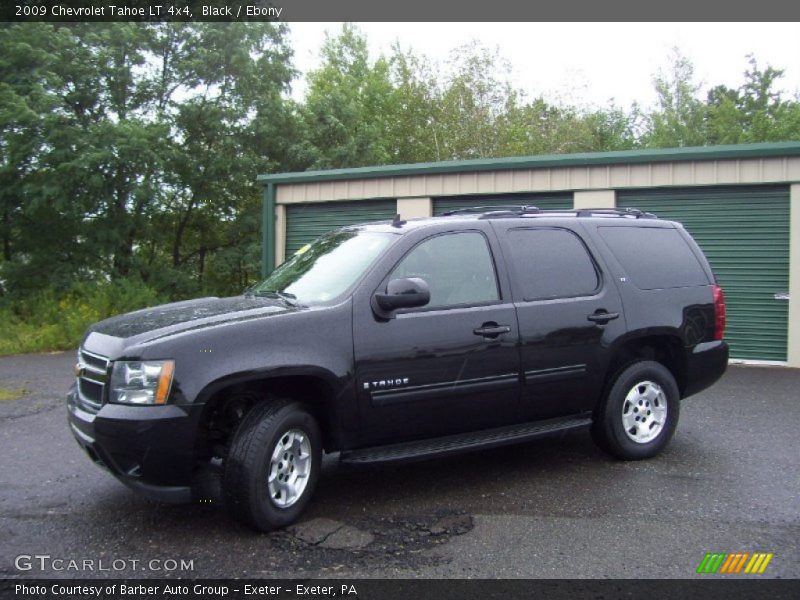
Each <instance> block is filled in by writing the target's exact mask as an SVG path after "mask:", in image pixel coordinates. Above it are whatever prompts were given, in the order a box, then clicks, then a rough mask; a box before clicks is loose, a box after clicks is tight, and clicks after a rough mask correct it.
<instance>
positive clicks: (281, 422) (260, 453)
mask: <svg viewBox="0 0 800 600" xmlns="http://www.w3.org/2000/svg"><path fill="white" fill-rule="evenodd" d="M271 429H272V432H271V434H270V435H269V437H268V438H267V440H268V441H267V442H266V443H265V444H261V445H260V446H259V447H258V449H257V450H256V452H257V456H256V461H255V464H256V465H257V466H256V471H255V472H254V473H252V476H251V478H250V479H251V481H250V490H249V496H250V503H251V515H252V516H253V519H254V520H255V521H256V525H257V526H258V527H259V528H260V529H263V530H271V529H278V528H281V527H285V526H286V525H289V524H290V523H292V522H293V521H295V520H296V519H297V518H298V517H299V516H300V514H301V513H302V512H303V511H304V510H305V508H306V505H307V504H308V502H309V500H310V499H311V496H312V495H313V493H314V488H315V487H316V483H317V479H318V478H319V471H320V467H321V463H322V452H321V436H320V431H319V426H318V425H317V423H316V421H315V420H314V418H313V417H312V416H311V415H310V414H309V412H308V411H306V410H305V409H303V408H302V407H301V406H300V405H298V404H292V405H289V406H286V407H284V408H283V409H281V410H280V411H279V412H278V414H277V415H276V416H275V420H274V422H273V423H272V427H271ZM290 429H300V430H301V431H303V432H304V433H305V434H306V435H307V436H308V439H309V442H310V443H311V475H310V477H309V480H308V483H307V484H306V487H305V489H304V490H303V493H302V494H301V496H300V498H298V500H297V501H296V502H295V503H294V504H292V505H291V506H289V507H287V508H280V507H278V506H276V505H275V504H274V503H273V502H272V500H271V499H270V497H269V489H268V486H267V479H268V474H269V465H270V461H271V459H272V452H273V450H274V449H275V445H276V444H277V443H278V440H280V438H281V436H283V435H284V434H285V433H286V432H287V431H288V430H290Z"/></svg>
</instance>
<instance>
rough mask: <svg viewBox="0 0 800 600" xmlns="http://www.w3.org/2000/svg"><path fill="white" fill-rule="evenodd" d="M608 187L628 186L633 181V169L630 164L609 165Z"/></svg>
mask: <svg viewBox="0 0 800 600" xmlns="http://www.w3.org/2000/svg"><path fill="white" fill-rule="evenodd" d="M609 179H610V181H609V184H608V187H627V186H629V185H630V183H631V170H630V166H629V165H612V166H611V167H609Z"/></svg>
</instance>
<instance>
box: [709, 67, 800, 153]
mask: <svg viewBox="0 0 800 600" xmlns="http://www.w3.org/2000/svg"><path fill="white" fill-rule="evenodd" d="M748 65H749V66H748V68H747V70H746V71H745V74H744V84H743V85H742V86H741V87H739V88H738V89H730V88H728V87H726V86H724V85H719V86H716V87H714V88H712V89H711V90H710V91H709V93H708V100H707V110H708V114H707V117H706V121H707V124H706V127H707V130H708V138H709V142H710V143H713V144H736V143H747V142H774V141H780V140H792V139H794V140H796V139H800V103H798V102H797V100H796V99H795V100H784V99H783V94H782V93H781V92H780V91H779V90H776V89H775V84H776V82H777V81H778V80H779V79H780V78H781V77H782V76H783V73H784V72H783V70H780V69H774V68H772V67H770V66H768V67H767V68H766V69H764V70H761V69H759V67H758V62H757V61H756V59H755V57H753V56H749V57H748Z"/></svg>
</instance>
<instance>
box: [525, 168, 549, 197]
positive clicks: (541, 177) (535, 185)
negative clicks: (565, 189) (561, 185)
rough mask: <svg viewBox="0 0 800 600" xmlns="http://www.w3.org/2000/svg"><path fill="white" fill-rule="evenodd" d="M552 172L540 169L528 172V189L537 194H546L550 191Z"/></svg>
mask: <svg viewBox="0 0 800 600" xmlns="http://www.w3.org/2000/svg"><path fill="white" fill-rule="evenodd" d="M552 177H553V171H552V170H551V169H540V170H534V171H528V178H529V180H530V187H529V188H528V189H530V190H532V191H537V192H546V191H549V190H551V189H552V181H553V180H552Z"/></svg>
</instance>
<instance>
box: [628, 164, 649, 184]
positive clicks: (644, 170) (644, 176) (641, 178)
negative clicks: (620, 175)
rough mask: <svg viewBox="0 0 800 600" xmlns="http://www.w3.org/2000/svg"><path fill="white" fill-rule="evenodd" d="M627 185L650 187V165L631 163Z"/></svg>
mask: <svg viewBox="0 0 800 600" xmlns="http://www.w3.org/2000/svg"><path fill="white" fill-rule="evenodd" d="M629 185H631V186H633V187H650V165H631V167H630V181H629Z"/></svg>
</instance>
